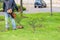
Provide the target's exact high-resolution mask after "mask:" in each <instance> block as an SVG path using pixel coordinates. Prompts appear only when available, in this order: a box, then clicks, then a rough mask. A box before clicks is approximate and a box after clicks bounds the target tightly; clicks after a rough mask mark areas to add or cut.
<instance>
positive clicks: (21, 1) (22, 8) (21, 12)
mask: <svg viewBox="0 0 60 40" xmlns="http://www.w3.org/2000/svg"><path fill="white" fill-rule="evenodd" d="M20 5H21V7H20V9H21V10H20V11H21V16H22V13H23V3H22V0H20Z"/></svg>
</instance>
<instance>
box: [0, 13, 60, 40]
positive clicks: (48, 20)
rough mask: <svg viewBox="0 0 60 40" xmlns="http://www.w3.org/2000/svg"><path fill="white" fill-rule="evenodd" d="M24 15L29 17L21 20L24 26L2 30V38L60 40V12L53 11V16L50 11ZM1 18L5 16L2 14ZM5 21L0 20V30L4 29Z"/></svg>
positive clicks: (6, 39) (0, 34) (13, 39)
mask: <svg viewBox="0 0 60 40" xmlns="http://www.w3.org/2000/svg"><path fill="white" fill-rule="evenodd" d="M23 15H24V16H26V17H27V18H21V19H22V20H21V21H20V23H21V25H23V26H24V28H23V29H17V30H11V29H10V30H9V31H7V32H0V40H60V13H57V12H56V13H53V16H51V15H50V13H49V12H48V13H37V14H23ZM1 19H4V17H3V18H2V17H1V16H0V20H1ZM17 20H18V21H19V20H20V18H19V19H17ZM4 23H5V21H4V20H2V21H0V30H2V29H4ZM16 23H17V21H16ZM33 23H34V24H33ZM30 24H31V25H30ZM32 24H33V26H34V27H35V31H34V30H33V26H32Z"/></svg>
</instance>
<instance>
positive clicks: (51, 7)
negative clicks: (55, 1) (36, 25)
mask: <svg viewBox="0 0 60 40" xmlns="http://www.w3.org/2000/svg"><path fill="white" fill-rule="evenodd" d="M50 12H51V16H52V15H53V14H52V0H50Z"/></svg>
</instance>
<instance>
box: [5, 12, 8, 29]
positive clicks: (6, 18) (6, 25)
mask: <svg viewBox="0 0 60 40" xmlns="http://www.w3.org/2000/svg"><path fill="white" fill-rule="evenodd" d="M5 27H6V29H9V25H8V13H7V12H5Z"/></svg>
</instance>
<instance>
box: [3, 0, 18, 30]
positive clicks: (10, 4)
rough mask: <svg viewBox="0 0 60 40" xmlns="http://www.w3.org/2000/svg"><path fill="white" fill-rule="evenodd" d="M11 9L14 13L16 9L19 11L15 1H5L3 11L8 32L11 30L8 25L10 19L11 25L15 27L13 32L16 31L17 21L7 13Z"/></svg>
mask: <svg viewBox="0 0 60 40" xmlns="http://www.w3.org/2000/svg"><path fill="white" fill-rule="evenodd" d="M9 9H12V13H13V12H14V9H16V10H17V11H18V7H17V5H16V3H15V1H14V0H4V2H3V11H4V12H5V24H6V26H5V28H6V30H8V29H9V23H8V21H9V20H8V18H10V19H11V23H12V26H13V30H16V23H15V20H14V18H13V17H12V16H11V15H10V14H9V13H8V12H7V11H8V10H9Z"/></svg>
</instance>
